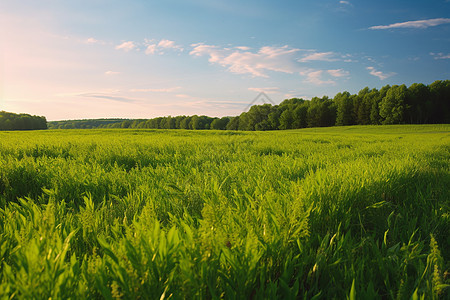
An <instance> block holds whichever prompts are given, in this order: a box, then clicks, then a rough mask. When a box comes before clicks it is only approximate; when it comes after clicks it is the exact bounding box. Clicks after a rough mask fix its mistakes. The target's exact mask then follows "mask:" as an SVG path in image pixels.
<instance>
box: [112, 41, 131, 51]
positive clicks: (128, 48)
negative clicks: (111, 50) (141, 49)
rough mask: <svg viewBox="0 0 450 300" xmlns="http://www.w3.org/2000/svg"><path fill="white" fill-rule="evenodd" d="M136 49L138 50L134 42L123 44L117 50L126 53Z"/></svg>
mask: <svg viewBox="0 0 450 300" xmlns="http://www.w3.org/2000/svg"><path fill="white" fill-rule="evenodd" d="M134 48H136V45H135V44H134V42H132V41H128V42H123V43H122V44H120V45H117V46H116V49H117V50H124V51H125V52H128V51H130V50H133V49H134Z"/></svg>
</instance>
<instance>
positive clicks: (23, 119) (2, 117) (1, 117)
mask: <svg viewBox="0 0 450 300" xmlns="http://www.w3.org/2000/svg"><path fill="white" fill-rule="evenodd" d="M35 129H47V120H46V119H45V117H40V116H32V115H28V114H15V113H10V112H6V111H0V130H35Z"/></svg>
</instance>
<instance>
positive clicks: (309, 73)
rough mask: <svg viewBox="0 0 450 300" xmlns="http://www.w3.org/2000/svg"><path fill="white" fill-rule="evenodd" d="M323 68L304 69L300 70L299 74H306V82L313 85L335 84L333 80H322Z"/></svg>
mask: <svg viewBox="0 0 450 300" xmlns="http://www.w3.org/2000/svg"><path fill="white" fill-rule="evenodd" d="M323 73H324V71H323V70H306V71H302V72H300V75H303V76H306V82H308V83H311V84H314V85H335V84H336V82H335V81H334V80H330V79H329V80H324V79H323Z"/></svg>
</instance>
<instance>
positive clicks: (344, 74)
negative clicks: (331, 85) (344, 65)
mask: <svg viewBox="0 0 450 300" xmlns="http://www.w3.org/2000/svg"><path fill="white" fill-rule="evenodd" d="M327 73H328V74H330V75H331V76H333V77H347V76H349V75H350V73H349V72H348V71H345V70H343V69H336V70H327Z"/></svg>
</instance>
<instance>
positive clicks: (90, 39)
mask: <svg viewBox="0 0 450 300" xmlns="http://www.w3.org/2000/svg"><path fill="white" fill-rule="evenodd" d="M85 43H86V44H98V43H100V41H99V40H96V39H94V38H88V39H87V40H86V41H85Z"/></svg>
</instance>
